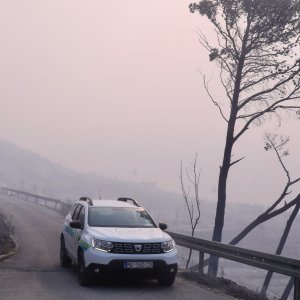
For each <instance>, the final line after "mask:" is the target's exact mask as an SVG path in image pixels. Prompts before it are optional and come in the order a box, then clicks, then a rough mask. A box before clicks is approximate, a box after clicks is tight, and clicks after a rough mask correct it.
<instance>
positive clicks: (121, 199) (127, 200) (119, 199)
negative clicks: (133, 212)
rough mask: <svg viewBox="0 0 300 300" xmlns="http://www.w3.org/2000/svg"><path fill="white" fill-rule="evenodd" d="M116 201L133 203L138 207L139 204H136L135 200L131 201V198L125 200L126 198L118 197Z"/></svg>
mask: <svg viewBox="0 0 300 300" xmlns="http://www.w3.org/2000/svg"><path fill="white" fill-rule="evenodd" d="M118 201H123V202H132V203H133V204H134V205H135V206H138V207H140V205H139V203H138V202H137V201H136V200H134V199H132V198H127V197H119V198H118Z"/></svg>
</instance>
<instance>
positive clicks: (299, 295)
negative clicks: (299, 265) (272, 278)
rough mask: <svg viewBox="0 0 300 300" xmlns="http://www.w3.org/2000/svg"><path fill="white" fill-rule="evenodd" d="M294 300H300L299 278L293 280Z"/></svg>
mask: <svg viewBox="0 0 300 300" xmlns="http://www.w3.org/2000/svg"><path fill="white" fill-rule="evenodd" d="M294 300H300V278H296V277H295V278H294Z"/></svg>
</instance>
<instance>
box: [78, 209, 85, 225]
mask: <svg viewBox="0 0 300 300" xmlns="http://www.w3.org/2000/svg"><path fill="white" fill-rule="evenodd" d="M84 216H85V209H84V207H83V206H82V208H81V211H80V212H79V216H78V220H79V221H80V224H81V226H82V227H84Z"/></svg>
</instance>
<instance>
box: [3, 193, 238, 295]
mask: <svg viewBox="0 0 300 300" xmlns="http://www.w3.org/2000/svg"><path fill="white" fill-rule="evenodd" d="M0 209H1V211H2V212H4V213H5V214H7V215H11V221H12V224H13V225H14V227H15V235H16V239H17V241H18V243H19V251H18V252H17V253H16V254H15V255H13V256H12V257H10V258H8V259H7V260H5V261H4V262H0V299H5V300H9V299H22V300H34V299H39V300H40V299H90V300H92V299H110V300H114V299H118V300H119V299H122V300H126V299H131V300H134V299H151V300H153V299H155V300H159V299H172V300H174V299H203V300H230V299H231V300H232V299H233V298H232V297H229V296H224V295H220V294H217V293H216V292H212V291H210V290H208V289H205V288H203V287H200V286H198V285H196V284H193V283H190V282H188V281H185V280H183V279H181V278H178V277H177V279H176V282H175V284H174V285H173V286H172V287H160V286H159V285H158V284H157V282H156V281H155V280H147V281H146V280H145V281H134V282H133V281H128V280H127V281H117V282H114V281H113V282H112V281H110V282H105V283H103V282H102V283H101V282H100V283H99V284H98V283H97V284H95V285H93V286H90V287H81V286H80V285H79V284H78V283H77V270H76V267H75V266H71V267H70V268H68V269H63V268H61V267H60V265H59V234H60V230H61V225H62V221H63V217H62V216H60V215H58V214H57V213H55V212H53V211H51V210H49V209H47V208H44V207H41V206H36V205H34V204H31V203H27V202H25V201H23V200H20V199H16V198H13V197H8V196H3V195H0Z"/></svg>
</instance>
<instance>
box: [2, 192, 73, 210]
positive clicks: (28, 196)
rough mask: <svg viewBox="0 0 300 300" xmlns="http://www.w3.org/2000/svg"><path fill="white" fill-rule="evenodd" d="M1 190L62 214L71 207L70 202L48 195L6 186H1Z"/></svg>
mask: <svg viewBox="0 0 300 300" xmlns="http://www.w3.org/2000/svg"><path fill="white" fill-rule="evenodd" d="M1 191H2V193H3V194H6V195H9V196H15V197H17V198H20V199H23V200H26V201H30V202H34V203H36V204H38V205H42V206H45V207H47V208H51V209H53V210H55V211H57V212H59V213H60V214H62V215H66V214H67V213H68V212H69V210H70V208H71V205H70V204H67V203H65V202H63V201H61V200H58V199H53V198H49V197H45V196H41V195H36V194H32V193H28V192H24V191H19V190H15V189H10V188H7V187H1Z"/></svg>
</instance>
